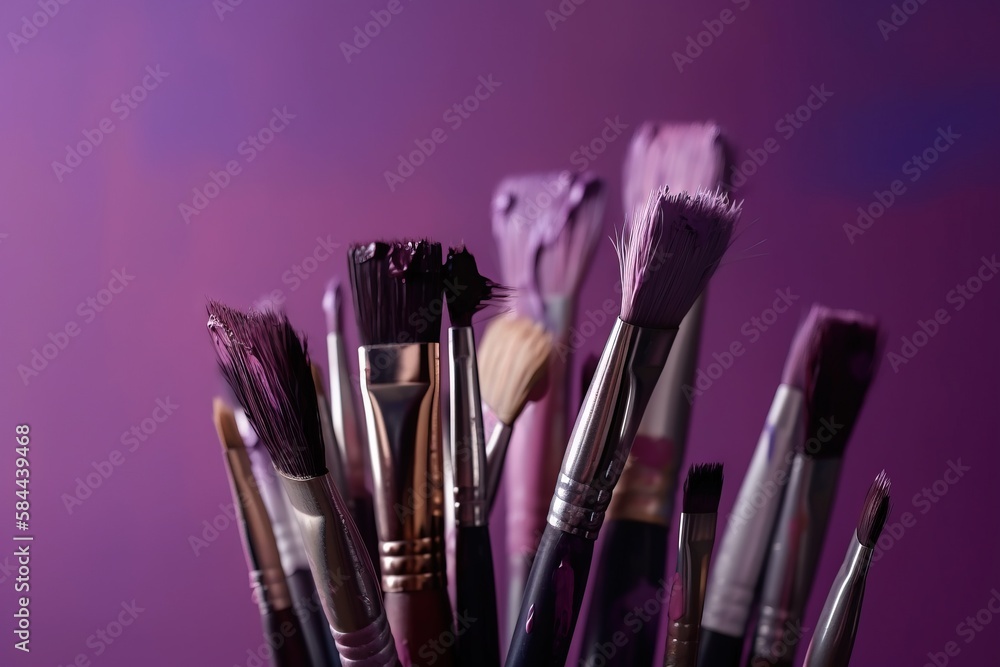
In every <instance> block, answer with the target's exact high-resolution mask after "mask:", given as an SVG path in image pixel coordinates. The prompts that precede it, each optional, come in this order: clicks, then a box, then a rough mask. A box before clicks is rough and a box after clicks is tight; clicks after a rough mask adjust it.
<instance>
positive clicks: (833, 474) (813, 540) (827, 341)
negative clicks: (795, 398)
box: [750, 306, 879, 667]
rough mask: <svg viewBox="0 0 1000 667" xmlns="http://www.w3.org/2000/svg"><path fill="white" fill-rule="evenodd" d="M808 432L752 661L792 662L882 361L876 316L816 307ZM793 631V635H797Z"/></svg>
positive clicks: (773, 557) (775, 541) (778, 533)
mask: <svg viewBox="0 0 1000 667" xmlns="http://www.w3.org/2000/svg"><path fill="white" fill-rule="evenodd" d="M808 320H809V321H811V322H812V323H813V324H811V325H810V324H807V326H810V328H811V329H812V330H813V338H812V340H811V341H810V346H811V347H812V348H814V350H815V352H812V353H810V355H809V356H810V358H811V359H813V364H812V365H811V366H810V367H809V368H808V369H807V376H806V380H805V383H804V386H805V413H806V414H805V424H806V433H805V435H806V438H805V439H804V440H800V441H799V442H797V443H796V447H795V458H794V459H793V461H792V469H791V473H790V474H789V477H788V485H787V487H786V490H785V495H784V498H783V500H782V504H781V513H780V514H779V515H778V522H777V523H776V524H775V528H774V536H773V537H772V539H771V552H770V555H769V556H768V559H767V566H766V568H765V571H764V578H763V586H762V588H761V593H760V604H759V617H758V619H757V629H756V632H755V633H754V639H753V643H752V645H751V658H750V664H754V665H756V664H766V665H778V666H779V667H792V665H793V663H794V660H795V653H796V649H797V648H798V643H799V639H800V638H801V632H800V631H799V626H800V625H801V621H802V614H803V613H804V612H805V608H806V604H807V603H808V601H809V594H810V592H811V590H812V582H813V579H814V578H815V575H816V568H817V566H818V564H819V558H820V555H821V554H822V551H823V541H824V539H825V538H826V528H827V524H828V523H829V520H830V513H831V512H832V511H833V504H834V499H835V497H836V493H837V481H838V480H839V479H840V469H841V464H842V462H843V456H844V449H845V447H846V446H847V443H848V441H849V439H850V436H851V432H852V431H853V430H854V425H855V423H856V422H857V419H858V416H859V414H860V412H861V406H862V405H863V403H864V400H865V395H866V394H867V392H868V387H869V386H870V385H871V382H872V380H873V378H874V375H875V370H876V368H877V367H878V358H879V354H878V346H879V329H878V325H877V323H876V322H875V319H874V318H873V317H870V316H867V315H863V314H861V313H857V312H853V311H844V310H830V309H829V308H823V307H822V306H813V308H812V311H811V312H810V313H809V318H808ZM792 633H794V634H792Z"/></svg>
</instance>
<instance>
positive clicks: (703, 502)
mask: <svg viewBox="0 0 1000 667" xmlns="http://www.w3.org/2000/svg"><path fill="white" fill-rule="evenodd" d="M721 497H722V464H721V463H702V464H698V465H693V466H691V469H690V470H688V474H687V479H685V480H684V509H683V511H684V513H685V514H715V513H716V512H718V511H719V498H721Z"/></svg>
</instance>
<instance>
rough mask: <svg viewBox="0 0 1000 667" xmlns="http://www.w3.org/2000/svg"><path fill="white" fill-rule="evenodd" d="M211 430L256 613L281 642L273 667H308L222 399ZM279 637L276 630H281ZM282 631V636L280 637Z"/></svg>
mask: <svg viewBox="0 0 1000 667" xmlns="http://www.w3.org/2000/svg"><path fill="white" fill-rule="evenodd" d="M212 412H213V415H212V416H213V419H214V421H215V430H216V431H217V432H218V434H219V442H220V443H221V444H222V450H223V453H224V455H225V462H226V472H228V473H229V484H230V490H231V491H232V493H233V506H234V507H235V508H236V511H237V513H238V514H239V523H238V525H239V527H240V536H241V537H242V538H243V553H244V554H245V555H246V559H247V567H248V568H249V569H250V588H251V589H252V590H253V595H254V599H255V600H256V601H257V605H258V607H259V608H260V617H261V621H262V622H263V626H264V637H265V638H268V637H271V636H272V635H273V634H275V633H280V634H281V636H284V637H285V641H284V642H282V643H281V644H280V646H279V645H275V646H272V650H271V665H272V667H299V666H300V665H306V664H313V665H318V663H311V662H310V661H309V651H308V649H307V647H306V642H305V639H304V637H303V635H302V626H301V625H300V623H299V618H298V616H296V614H295V610H294V608H293V607H292V597H291V593H290V591H289V588H288V581H287V580H286V578H285V572H284V570H282V568H281V558H280V556H279V555H278V543H277V542H276V541H275V539H274V533H273V532H272V530H271V521H270V519H269V518H268V516H267V508H265V507H264V501H263V500H262V499H261V497H260V493H259V492H258V491H257V483H256V481H255V480H254V476H253V472H252V470H251V467H250V458H249V457H248V456H247V450H246V448H245V447H244V445H243V439H242V438H240V434H239V431H238V430H237V428H236V418H235V416H234V415H233V411H232V409H231V408H230V407H229V406H228V405H226V403H225V401H223V400H222V399H221V398H216V399H215V401H214V403H213V404H212ZM282 626H284V628H283V629H281V630H280V631H279V628H282ZM285 630H287V632H286V631H285Z"/></svg>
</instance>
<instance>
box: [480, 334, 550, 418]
mask: <svg viewBox="0 0 1000 667" xmlns="http://www.w3.org/2000/svg"><path fill="white" fill-rule="evenodd" d="M552 350H553V342H552V336H551V335H550V334H548V333H547V332H546V331H545V330H544V329H543V328H542V327H541V326H539V325H538V324H535V323H534V322H532V321H531V320H529V319H528V318H525V317H516V316H514V317H504V318H501V319H498V320H496V321H495V322H493V323H492V324H491V325H490V327H489V328H487V329H486V333H485V334H483V341H482V343H480V345H479V350H478V351H477V355H476V356H477V357H478V359H479V385H480V391H481V393H482V398H483V402H484V403H486V405H488V406H489V407H490V409H491V410H492V411H493V414H495V415H496V416H497V419H499V420H500V421H501V422H503V423H504V424H507V425H512V424H513V423H514V420H516V419H517V417H518V415H520V414H521V411H522V410H523V409H524V405H525V403H527V402H528V400H530V399H531V397H532V395H533V394H534V389H535V388H537V387H538V385H540V384H542V383H544V382H545V379H546V376H547V374H548V369H549V357H550V356H551V355H552Z"/></svg>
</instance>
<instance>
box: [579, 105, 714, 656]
mask: <svg viewBox="0 0 1000 667" xmlns="http://www.w3.org/2000/svg"><path fill="white" fill-rule="evenodd" d="M725 164H726V158H725V145H724V142H723V137H722V131H721V129H720V128H719V126H718V125H716V124H715V123H711V122H707V123H652V122H647V123H643V125H642V126H640V128H639V129H638V131H637V132H636V133H635V136H634V137H633V138H632V143H631V144H630V146H629V151H628V154H627V157H626V160H625V167H624V183H623V187H622V190H623V195H624V197H623V198H624V204H625V210H626V211H632V210H635V209H636V208H637V207H639V206H641V205H642V204H643V202H644V201H645V199H646V197H648V196H649V192H650V191H652V190H654V189H656V188H658V187H663V186H666V187H668V188H669V189H670V191H671V192H697V191H699V190H708V189H714V188H717V187H719V186H720V185H721V184H722V179H723V173H724V168H725ZM705 297H706V293H703V294H702V295H701V296H699V297H698V299H697V301H695V303H694V305H693V306H692V307H691V310H690V311H688V313H687V315H685V316H684V320H683V321H682V322H681V324H680V331H679V333H678V334H677V339H676V340H675V341H674V345H673V348H672V349H671V351H670V356H669V358H668V359H667V363H666V366H665V367H664V369H663V372H662V373H661V374H660V380H659V381H658V382H657V383H656V388H655V389H654V390H653V395H652V396H651V397H650V399H649V405H648V406H647V408H646V412H645V413H644V414H643V417H642V421H641V422H640V423H639V431H638V434H637V435H636V438H635V442H634V443H633V445H632V451H631V453H630V454H629V457H628V461H626V463H625V468H624V470H622V475H621V479H619V480H618V486H617V487H615V494H614V498H613V499H612V501H611V505H610V506H609V507H608V515H607V519H608V520H607V522H606V524H605V526H604V528H603V531H602V532H603V533H604V538H603V546H602V548H601V550H600V552H599V553H598V554H597V565H596V569H598V571H601V572H605V573H606V574H605V575H604V576H602V577H600V578H597V579H596V580H595V581H594V582H593V583H592V587H593V593H592V594H591V596H590V605H589V607H588V608H587V611H586V613H585V614H584V619H585V620H584V623H583V627H584V629H585V633H584V641H583V647H584V648H583V658H584V661H587V660H590V661H596V660H597V658H598V656H600V657H604V656H603V655H602V654H601V652H600V648H601V647H603V646H606V645H607V644H608V642H612V643H614V636H615V634H616V633H619V632H625V634H626V635H627V636H628V637H629V641H628V643H627V644H626V645H625V646H623V647H621V649H620V650H618V651H616V652H615V654H614V655H613V656H611V657H608V658H605V662H606V664H607V665H609V667H614V666H617V665H622V666H624V665H648V664H651V663H652V662H653V659H654V656H655V654H656V651H657V648H658V645H659V641H658V638H657V632H658V630H659V627H660V613H661V610H660V609H659V608H657V610H656V611H655V612H654V613H653V614H650V615H649V616H650V619H649V620H648V621H646V622H645V623H643V624H642V626H641V627H640V628H635V627H631V626H630V625H629V623H628V618H629V613H630V612H631V610H632V609H633V608H634V602H632V600H633V599H635V598H646V597H648V595H649V591H651V590H654V589H656V588H657V587H659V586H660V582H661V581H662V580H663V576H664V571H665V570H666V564H667V543H668V541H669V534H670V521H671V519H672V517H673V514H674V496H675V495H676V490H677V473H678V470H679V469H680V466H681V462H682V461H683V459H684V451H685V449H686V444H687V435H688V424H689V423H690V420H691V407H692V402H691V401H690V400H689V396H687V395H685V393H684V388H685V387H689V386H690V385H691V384H692V383H693V382H694V375H695V369H696V367H697V364H698V349H699V345H700V342H701V329H702V322H703V319H704V313H705ZM625 563H627V564H628V565H627V567H623V566H621V565H622V564H625Z"/></svg>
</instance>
